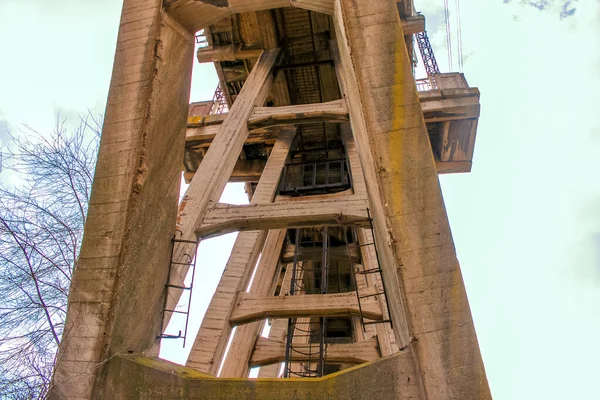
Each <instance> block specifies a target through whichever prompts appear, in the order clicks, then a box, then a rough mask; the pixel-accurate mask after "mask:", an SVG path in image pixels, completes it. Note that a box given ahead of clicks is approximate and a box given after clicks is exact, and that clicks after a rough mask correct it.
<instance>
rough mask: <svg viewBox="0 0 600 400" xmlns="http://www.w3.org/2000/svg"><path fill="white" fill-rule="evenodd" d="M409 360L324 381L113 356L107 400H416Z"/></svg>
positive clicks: (108, 371) (379, 364)
mask: <svg viewBox="0 0 600 400" xmlns="http://www.w3.org/2000/svg"><path fill="white" fill-rule="evenodd" d="M416 381H417V379H416V376H415V371H414V369H413V368H412V360H411V355H410V354H409V353H408V352H404V353H399V354H397V355H395V356H391V357H389V358H385V359H381V360H379V361H376V362H373V363H370V364H363V365H360V366H357V367H354V368H350V369H347V370H344V371H342V372H338V373H336V374H332V375H328V376H326V377H324V378H304V379H300V378H290V379H255V380H253V379H227V378H214V377H210V376H208V375H204V374H201V373H199V372H197V371H195V370H193V369H189V368H185V367H181V366H179V365H176V364H172V363H169V362H166V361H162V360H157V359H150V358H144V357H115V358H114V359H112V360H111V361H110V362H109V364H108V366H107V369H106V379H105V383H106V386H105V391H104V396H105V397H103V398H104V399H128V400H146V399H148V400H149V399H153V400H154V399H165V400H169V399H172V400H182V399H203V400H225V399H232V400H240V399H244V400H246V399H248V400H270V399H273V400H280V399H286V400H351V399H377V400H409V399H412V400H414V399H418V398H419V397H418V389H417V388H416V385H415V383H416Z"/></svg>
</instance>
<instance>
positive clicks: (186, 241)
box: [172, 239, 198, 244]
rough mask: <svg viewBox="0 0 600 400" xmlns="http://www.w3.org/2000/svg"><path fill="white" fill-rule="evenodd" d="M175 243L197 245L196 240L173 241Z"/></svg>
mask: <svg viewBox="0 0 600 400" xmlns="http://www.w3.org/2000/svg"><path fill="white" fill-rule="evenodd" d="M172 240H173V242H175V243H194V244H197V243H198V242H197V241H196V240H183V239H172Z"/></svg>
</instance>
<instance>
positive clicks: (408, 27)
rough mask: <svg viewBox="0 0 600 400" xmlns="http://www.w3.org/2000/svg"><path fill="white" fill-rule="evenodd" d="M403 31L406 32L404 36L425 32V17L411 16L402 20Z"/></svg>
mask: <svg viewBox="0 0 600 400" xmlns="http://www.w3.org/2000/svg"><path fill="white" fill-rule="evenodd" d="M402 30H403V31H404V36H408V35H414V34H415V33H419V32H423V31H424V30H425V16H424V15H411V16H408V17H406V18H402Z"/></svg>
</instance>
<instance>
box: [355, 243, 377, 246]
mask: <svg viewBox="0 0 600 400" xmlns="http://www.w3.org/2000/svg"><path fill="white" fill-rule="evenodd" d="M374 244H375V242H371V243H364V244H359V245H358V247H364V246H372V245H374Z"/></svg>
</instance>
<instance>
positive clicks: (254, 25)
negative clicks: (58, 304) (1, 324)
mask: <svg viewBox="0 0 600 400" xmlns="http://www.w3.org/2000/svg"><path fill="white" fill-rule="evenodd" d="M424 30H425V19H424V17H423V16H421V15H417V14H416V13H415V12H414V8H413V4H412V0H401V1H394V0H124V4H123V13H122V17H121V25H120V28H119V36H118V43H117V50H116V55H115V61H114V69H113V74H112V81H111V87H110V91H109V96H108V104H107V109H106V115H105V122H104V128H103V132H102V139H101V146H100V154H99V158H98V165H97V169H96V174H95V178H94V183H93V189H92V196H91V202H90V207H89V215H88V220H87V223H86V227H85V235H84V240H83V245H82V248H81V254H80V258H79V263H78V265H77V268H76V270H75V273H74V277H73V282H72V286H71V292H70V296H69V309H68V315H67V322H66V328H65V333H64V337H63V341H62V344H61V347H60V349H59V354H58V359H57V364H56V368H55V372H54V376H53V386H52V388H51V392H50V398H51V399H91V398H93V399H130V398H131V399H191V398H195V399H196V398H197V399H245V398H248V399H367V398H377V399H378V400H384V399H419V400H426V399H428V400H433V399H435V400H438V399H439V400H446V399H464V400H472V399H490V398H491V395H490V391H489V388H488V384H487V380H486V376H485V371H484V367H483V362H482V359H481V355H480V352H479V347H478V344H477V338H476V335H475V330H474V327H473V321H472V318H471V313H470V310H469V304H468V301H467V295H466V293H465V288H464V285H463V280H462V277H461V272H460V268H459V265H458V261H457V259H456V254H455V250H454V245H453V242H452V235H451V233H450V227H449V225H448V219H447V216H446V212H445V208H444V202H443V199H442V195H441V191H440V185H439V181H438V174H440V173H457V172H468V171H470V169H471V160H472V156H473V147H474V139H475V132H476V127H477V119H478V117H479V92H478V90H477V89H476V88H470V87H469V86H468V84H467V82H466V80H465V79H464V76H463V75H462V74H460V73H446V74H443V73H439V70H438V69H437V65H436V63H435V58H434V57H433V52H432V51H431V48H430V46H429V43H428V40H427V36H426V34H425V33H424ZM196 41H198V42H199V47H198V50H197V54H196V55H195V56H194V51H195V48H196V47H197V46H196ZM414 43H417V44H418V46H414V45H413V44H414ZM416 51H420V53H421V55H422V59H423V61H424V63H425V64H426V65H425V66H426V71H427V73H428V75H427V78H425V79H420V80H415V77H414V60H415V59H416V58H415V57H414V55H415V54H416ZM194 59H196V60H197V61H199V62H214V65H215V67H216V70H217V73H218V75H219V78H220V82H219V87H218V89H217V91H216V92H215V97H214V99H213V100H212V101H209V102H201V103H194V104H191V105H190V104H188V97H189V90H190V80H191V71H192V65H193V64H192V63H193V62H194ZM182 161H183V162H182ZM182 169H183V170H184V176H185V179H186V180H187V181H188V182H189V183H190V186H189V188H188V190H187V192H186V195H185V197H184V199H183V200H182V201H181V203H179V202H178V196H179V187H180V179H181V173H182ZM228 181H229V182H231V181H236V182H246V189H247V192H248V195H249V197H250V205H248V206H235V205H229V204H221V203H219V198H220V196H221V193H222V191H223V189H224V188H225V185H226V183H227V182H228ZM233 231H240V234H239V235H238V237H237V240H236V242H235V245H234V247H233V252H232V254H231V256H230V258H229V261H228V263H227V266H226V268H225V271H224V273H223V275H222V277H221V280H220V282H219V284H218V287H217V289H216V291H215V294H214V296H213V299H212V301H211V302H210V305H209V307H208V310H207V312H206V315H205V317H204V320H203V322H202V326H201V328H200V331H199V332H198V334H197V336H195V337H192V334H191V333H190V332H188V331H187V329H182V331H181V332H180V333H179V334H177V335H175V336H176V338H172V337H173V335H172V334H167V333H165V332H164V327H165V326H166V325H167V323H168V321H169V320H170V319H171V317H172V316H173V315H174V314H175V313H180V314H183V315H184V316H186V317H188V311H187V310H186V309H180V308H176V305H177V302H178V300H179V299H180V297H181V295H182V293H190V292H192V290H193V289H192V288H190V287H189V286H186V285H185V284H184V278H185V276H186V274H187V273H188V271H189V270H190V268H194V271H195V274H196V275H199V274H202V273H203V269H205V268H211V266H210V263H209V262H207V260H201V259H200V260H195V257H194V254H195V249H196V246H197V244H198V242H199V241H200V240H202V239H206V238H210V237H214V236H217V235H221V234H224V233H228V232H233ZM259 256H260V257H259ZM196 264H197V265H196ZM192 312H193V310H192ZM265 323H267V324H269V325H270V332H269V335H268V337H261V332H262V331H263V327H264V326H265ZM234 327H236V329H235V333H234V330H233V328H234ZM161 338H170V340H187V341H193V343H194V345H193V349H192V351H191V354H190V356H189V359H188V360H187V363H186V366H185V367H183V366H178V365H175V364H172V363H169V362H167V361H164V360H160V359H159V358H158V357H157V355H158V348H159V344H160V340H161ZM183 338H185V339H183ZM228 343H230V346H229V351H228V352H227V353H226V348H227V345H228ZM251 367H260V369H259V379H258V380H253V379H248V378H247V376H248V373H249V369H250V368H251ZM216 376H218V377H219V378H215V377H216ZM220 378H232V379H220ZM260 378H271V379H260ZM273 378H275V379H273Z"/></svg>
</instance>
